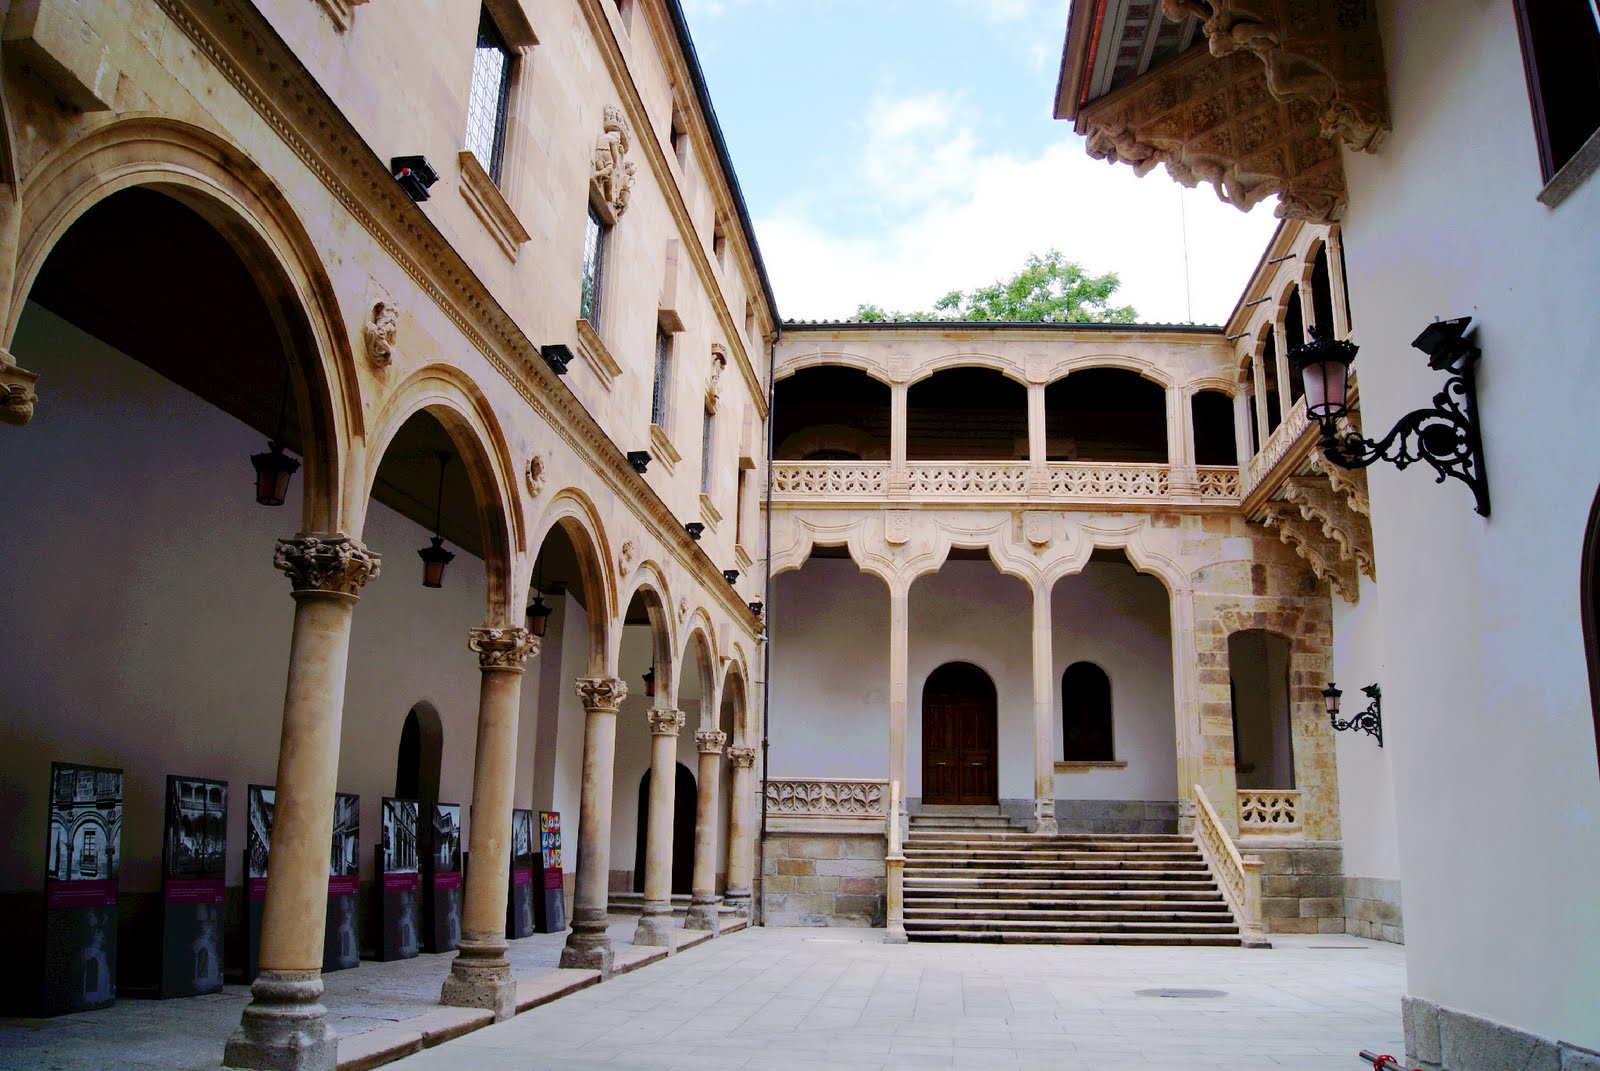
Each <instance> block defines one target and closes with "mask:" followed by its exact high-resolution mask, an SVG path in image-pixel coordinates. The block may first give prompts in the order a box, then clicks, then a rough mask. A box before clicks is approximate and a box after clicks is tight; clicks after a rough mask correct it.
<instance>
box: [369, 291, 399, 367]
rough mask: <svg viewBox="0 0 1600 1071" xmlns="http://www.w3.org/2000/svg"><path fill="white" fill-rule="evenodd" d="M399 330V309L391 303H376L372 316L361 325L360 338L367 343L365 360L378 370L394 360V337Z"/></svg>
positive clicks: (373, 306)
mask: <svg viewBox="0 0 1600 1071" xmlns="http://www.w3.org/2000/svg"><path fill="white" fill-rule="evenodd" d="M399 330H400V308H399V306H397V305H396V304H395V303H394V302H392V301H377V302H374V303H373V305H372V314H371V316H370V317H368V319H367V322H366V323H365V324H362V325H361V336H362V338H364V339H365V340H366V343H367V360H369V361H371V362H372V363H373V364H374V365H376V366H377V367H379V368H384V367H387V366H388V364H389V363H390V362H391V361H393V360H394V353H395V345H394V340H395V335H396V334H398V333H399Z"/></svg>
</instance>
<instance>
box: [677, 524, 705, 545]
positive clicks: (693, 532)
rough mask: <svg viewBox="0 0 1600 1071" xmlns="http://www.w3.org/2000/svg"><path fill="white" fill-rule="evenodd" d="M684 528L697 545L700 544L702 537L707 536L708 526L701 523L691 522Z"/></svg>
mask: <svg viewBox="0 0 1600 1071" xmlns="http://www.w3.org/2000/svg"><path fill="white" fill-rule="evenodd" d="M683 527H684V530H685V531H686V532H688V533H689V538H690V539H692V540H694V541H695V542H696V543H698V542H700V537H701V536H702V535H704V534H705V530H706V526H705V525H704V524H703V523H701V522H700V521H689V522H687V523H686V524H684V526H683Z"/></svg>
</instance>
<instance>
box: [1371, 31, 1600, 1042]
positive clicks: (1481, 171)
mask: <svg viewBox="0 0 1600 1071" xmlns="http://www.w3.org/2000/svg"><path fill="white" fill-rule="evenodd" d="M1380 12H1381V15H1382V29H1383V33H1384V38H1385V39H1384V52H1385V55H1386V56H1388V57H1389V58H1390V65H1389V78H1390V82H1389V86H1390V95H1391V100H1392V102H1393V119H1394V129H1395V134H1394V136H1393V137H1391V138H1390V140H1389V142H1388V144H1387V146H1386V147H1385V148H1384V150H1383V151H1382V152H1380V153H1378V154H1377V155H1375V156H1370V157H1369V156H1355V155H1350V154H1347V155H1346V166H1347V169H1348V177H1349V187H1350V208H1349V211H1348V214H1347V216H1346V221H1345V245H1346V251H1347V255H1348V258H1349V275H1350V286H1351V295H1350V296H1351V309H1352V316H1353V321H1354V324H1355V327H1356V331H1357V334H1358V338H1357V341H1359V342H1360V344H1361V346H1362V354H1361V357H1360V359H1359V361H1358V364H1357V369H1358V372H1359V374H1360V377H1361V387H1362V394H1361V400H1362V405H1363V409H1364V414H1363V415H1364V418H1365V421H1366V429H1367V431H1368V433H1369V434H1371V433H1374V432H1381V431H1383V430H1385V429H1387V428H1388V427H1389V426H1390V425H1391V424H1392V423H1393V421H1394V420H1395V419H1396V418H1398V417H1399V416H1400V415H1401V414H1402V413H1403V412H1405V411H1406V410H1408V409H1410V408H1413V407H1416V406H1419V405H1426V404H1427V402H1428V399H1429V398H1430V397H1431V396H1432V395H1433V393H1434V392H1435V391H1436V390H1437V389H1438V387H1439V384H1440V382H1441V380H1440V377H1439V376H1438V375H1437V374H1435V373H1432V372H1430V371H1428V369H1427V368H1426V365H1425V363H1424V359H1423V357H1422V355H1421V354H1419V353H1417V352H1415V351H1413V350H1411V349H1410V348H1409V343H1410V341H1411V339H1412V338H1413V337H1415V336H1416V334H1417V332H1418V331H1419V330H1421V328H1422V327H1423V326H1424V325H1425V324H1426V322H1427V321H1429V320H1431V319H1432V318H1433V317H1435V316H1438V317H1450V316H1461V315H1467V314H1470V315H1472V316H1473V317H1474V318H1475V322H1476V323H1477V325H1478V326H1479V328H1480V331H1479V336H1478V342H1479V344H1480V345H1481V347H1482V349H1483V354H1484V356H1483V363H1482V366H1481V375H1480V394H1481V404H1482V419H1483V429H1484V431H1483V434H1484V448H1485V452H1486V455H1487V461H1488V473H1489V478H1490V486H1491V491H1492V493H1493V496H1494V503H1493V507H1494V512H1493V517H1492V518H1491V519H1489V520H1487V521H1485V520H1483V519H1481V518H1479V517H1477V516H1476V515H1475V514H1474V513H1473V512H1472V509H1471V498H1470V496H1469V494H1468V492H1467V490H1466V488H1465V487H1463V486H1462V485H1461V484H1459V483H1456V482H1454V481H1451V482H1449V483H1446V484H1444V485H1437V486H1436V485H1435V484H1434V483H1433V482H1432V481H1431V480H1430V479H1429V478H1428V474H1427V473H1426V472H1420V471H1415V470H1408V471H1405V472H1398V471H1396V470H1395V469H1393V468H1392V467H1389V466H1378V467H1374V468H1373V469H1372V470H1370V472H1371V477H1370V479H1371V492H1372V519H1373V537H1374V549H1375V552H1376V556H1377V561H1378V567H1379V570H1380V577H1381V581H1380V584H1379V586H1378V594H1379V616H1380V618H1381V623H1382V632H1383V636H1384V638H1385V640H1386V642H1387V645H1388V649H1389V651H1390V656H1389V658H1388V660H1387V663H1386V665H1385V667H1384V674H1385V675H1384V678H1383V679H1382V684H1383V688H1384V709H1385V715H1386V717H1385V735H1386V741H1387V746H1386V749H1385V750H1390V749H1391V748H1392V755H1391V761H1392V762H1393V764H1394V786H1395V801H1396V811H1397V814H1398V818H1399V841H1400V844H1401V847H1402V852H1401V856H1400V873H1401V878H1402V882H1403V886H1404V889H1405V899H1406V940H1407V966H1408V982H1409V987H1410V989H1411V991H1412V992H1413V993H1414V994H1415V995H1417V996H1420V997H1423V998H1426V999H1428V1000H1433V1001H1437V1002H1440V1003H1442V1004H1445V1005H1449V1006H1451V1007H1455V1008H1459V1009H1462V1010H1465V1011H1468V1012H1471V1013H1475V1014H1478V1015H1483V1016H1487V1017H1489V1018H1491V1019H1496V1020H1499V1021H1502V1022H1509V1023H1511V1024H1513V1025H1515V1026H1517V1027H1519V1028H1522V1029H1525V1030H1531V1031H1535V1032H1537V1033H1541V1034H1545V1035H1548V1036H1552V1037H1559V1038H1562V1039H1564V1040H1567V1041H1571V1042H1574V1043H1576V1044H1579V1045H1583V1046H1587V1047H1590V1048H1595V1047H1600V1016H1596V1015H1595V1008H1596V1007H1597V1006H1600V912H1596V911H1595V910H1594V902H1595V890H1596V889H1597V888H1600V777H1597V773H1596V769H1597V767H1596V754H1595V738H1594V726H1593V721H1592V712H1591V708H1590V701H1589V694H1588V681H1587V672H1586V666H1585V661H1584V654H1583V644H1582V633H1581V623H1580V613H1579V586H1578V581H1579V563H1580V555H1581V545H1582V538H1583V533H1584V527H1585V523H1586V518H1587V513H1588V509H1589V505H1590V502H1591V501H1592V500H1593V498H1594V492H1595V487H1596V484H1597V482H1600V452H1596V451H1595V450H1593V449H1589V448H1586V447H1585V446H1584V445H1583V444H1585V443H1587V442H1589V441H1591V440H1592V438H1593V434H1594V398H1595V397H1596V394H1597V391H1600V361H1596V360H1595V356H1596V353H1595V350H1596V341H1595V340H1596V339H1597V338H1600V302H1596V301H1595V299H1594V287H1595V282H1596V280H1597V279H1600V180H1597V179H1596V178H1595V177H1593V176H1591V177H1590V178H1589V180H1588V181H1587V182H1586V183H1585V184H1584V185H1583V186H1582V187H1581V188H1580V189H1578V190H1577V191H1576V192H1575V193H1574V194H1573V195H1572V196H1571V197H1570V198H1569V199H1568V200H1567V201H1566V202H1565V203H1564V204H1562V205H1561V206H1560V207H1559V208H1556V209H1553V210H1552V209H1548V208H1546V207H1544V206H1543V205H1541V204H1539V203H1538V202H1537V201H1536V200H1535V196H1536V195H1537V194H1538V192H1539V190H1540V185H1541V177H1540V174H1539V165H1538V155H1537V151H1536V148H1535V142H1534V137H1533V131H1532V123H1531V120H1530V113H1529V105H1528V99H1527V95H1526V92H1525V90H1524V78H1523V67H1522V59H1521V54H1520V49H1519V47H1518V42H1517V32H1516V28H1515V25H1514V22H1513V12H1512V5H1510V4H1488V3H1475V4H1428V3H1420V2H1415V0H1412V2H1405V3H1400V2H1398V0H1388V2H1385V3H1383V4H1381V5H1380Z"/></svg>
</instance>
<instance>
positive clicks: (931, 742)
mask: <svg viewBox="0 0 1600 1071" xmlns="http://www.w3.org/2000/svg"><path fill="white" fill-rule="evenodd" d="M998 716H999V713H998V709H997V702H996V698H995V688H994V681H993V680H991V679H990V678H989V674H987V673H985V672H984V671H983V670H981V669H979V668H978V667H977V666H975V665H973V664H972V663H970V662H946V663H945V664H944V665H942V666H940V667H939V668H938V669H936V670H934V671H933V672H932V673H930V674H929V675H928V680H927V683H926V684H924V685H923V686H922V802H923V803H932V804H951V803H955V804H988V803H999V802H1000V797H999V777H998V764H997V762H996V755H995V750H996V749H995V740H996V736H997V735H998V734H997V730H996V724H997V721H998Z"/></svg>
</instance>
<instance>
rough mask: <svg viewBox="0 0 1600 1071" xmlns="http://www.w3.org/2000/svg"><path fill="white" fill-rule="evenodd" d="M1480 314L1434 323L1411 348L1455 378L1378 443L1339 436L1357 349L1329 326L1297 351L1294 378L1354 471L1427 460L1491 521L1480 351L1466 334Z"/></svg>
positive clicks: (1330, 448) (1331, 451)
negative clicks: (1476, 370)
mask: <svg viewBox="0 0 1600 1071" xmlns="http://www.w3.org/2000/svg"><path fill="white" fill-rule="evenodd" d="M1471 323H1472V317H1470V316H1462V317H1459V318H1457V319H1454V320H1442V321H1439V322H1436V323H1431V324H1429V325H1428V326H1427V327H1426V328H1424V329H1423V332H1422V334H1420V335H1418V336H1417V337H1416V339H1415V340H1414V341H1413V342H1412V343H1411V345H1412V346H1414V347H1416V348H1417V349H1419V350H1421V351H1422V352H1423V353H1425V354H1427V355H1428V367H1429V368H1432V369H1434V370H1435V371H1439V372H1446V373H1448V375H1449V378H1447V379H1446V380H1445V381H1444V386H1443V387H1442V388H1441V389H1440V390H1439V393H1438V394H1435V395H1434V396H1433V407H1432V408H1431V409H1414V410H1412V411H1411V412H1409V413H1407V414H1406V415H1405V416H1403V417H1401V418H1400V419H1399V421H1398V422H1396V424H1395V426H1394V427H1393V428H1391V429H1390V431H1389V434H1387V435H1385V436H1384V437H1383V438H1381V439H1377V440H1373V439H1367V438H1364V437H1362V436H1361V435H1358V434H1356V433H1355V432H1344V433H1342V434H1341V433H1340V431H1339V418H1340V417H1342V416H1344V415H1345V414H1346V413H1348V412H1349V396H1348V395H1349V389H1350V365H1351V364H1352V363H1353V362H1354V361H1355V359H1356V351H1357V348H1358V347H1357V346H1356V345H1355V344H1354V343H1353V342H1350V341H1349V340H1347V339H1335V338H1333V336H1332V335H1331V334H1330V333H1329V332H1328V331H1327V330H1326V329H1324V328H1322V327H1320V326H1314V327H1312V328H1311V341H1309V342H1307V343H1305V344H1304V345H1301V346H1296V347H1295V348H1294V349H1292V350H1290V351H1289V354H1288V356H1289V363H1290V366H1291V367H1292V368H1293V370H1294V374H1296V375H1299V376H1301V377H1302V379H1303V382H1304V384H1305V394H1306V415H1307V416H1310V417H1312V418H1314V419H1315V420H1316V421H1317V422H1318V423H1319V424H1320V425H1321V426H1322V452H1323V454H1325V455H1326V456H1327V458H1328V460H1329V461H1331V462H1333V463H1334V464H1335V465H1338V466H1340V467H1341V468H1346V469H1364V468H1366V467H1367V466H1368V465H1371V464H1372V463H1373V462H1374V461H1388V462H1392V463H1393V464H1394V467H1395V468H1398V469H1403V468H1405V467H1406V466H1407V465H1410V464H1413V463H1415V462H1417V461H1424V462H1427V464H1428V465H1429V466H1430V467H1432V469H1433V471H1434V472H1436V473H1438V474H1439V478H1438V480H1437V481H1436V482H1438V483H1443V482H1444V479H1445V477H1446V476H1449V477H1451V478H1453V479H1457V480H1460V481H1461V482H1462V483H1464V484H1466V485H1467V486H1468V487H1470V488H1472V494H1473V497H1474V498H1475V499H1476V500H1477V510H1478V513H1479V514H1480V515H1481V516H1484V517H1487V516H1489V482H1488V478H1487V476H1486V475H1485V473H1484V464H1483V438H1482V436H1481V435H1480V433H1479V424H1478V389H1477V381H1476V378H1475V377H1474V374H1473V366H1474V365H1475V364H1476V363H1477V361H1478V357H1479V352H1478V347H1476V346H1474V345H1473V344H1472V343H1470V342H1468V341H1467V340H1466V338H1465V337H1464V336H1465V335H1466V331H1467V327H1468V326H1469V325H1470V324H1471Z"/></svg>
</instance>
